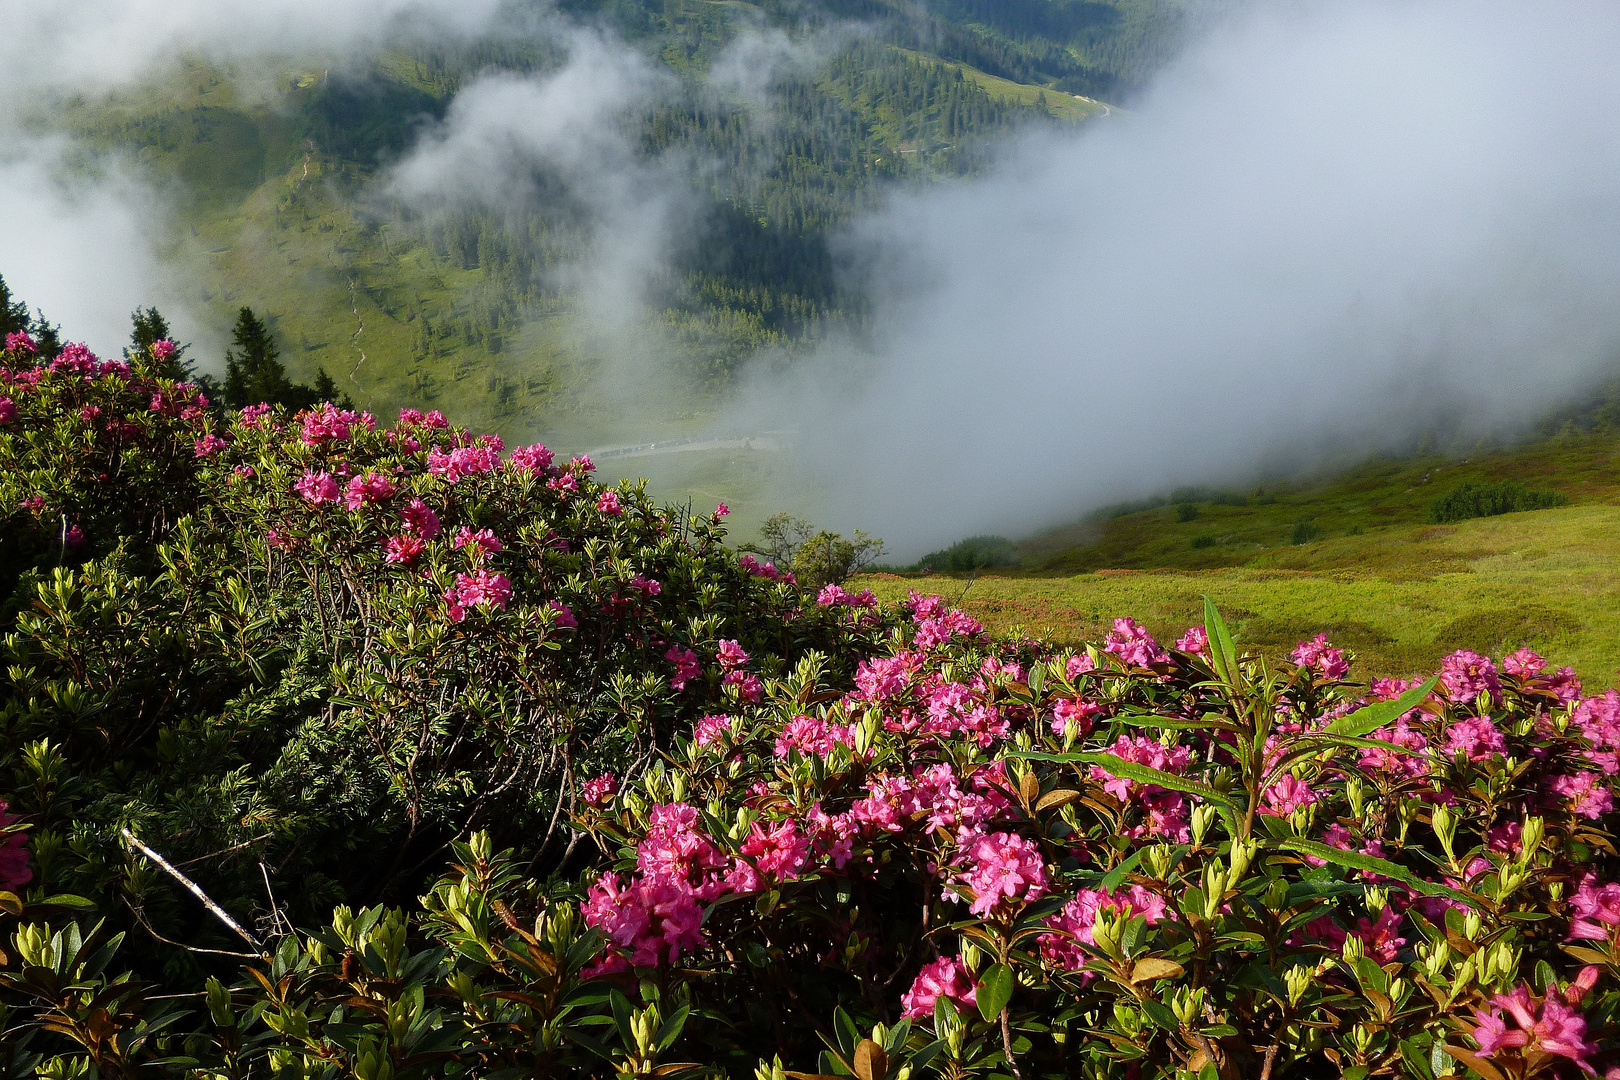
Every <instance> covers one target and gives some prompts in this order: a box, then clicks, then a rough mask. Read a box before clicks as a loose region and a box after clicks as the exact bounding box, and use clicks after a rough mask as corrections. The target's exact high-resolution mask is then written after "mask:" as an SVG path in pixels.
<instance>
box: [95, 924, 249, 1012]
mask: <svg viewBox="0 0 1620 1080" xmlns="http://www.w3.org/2000/svg"><path fill="white" fill-rule="evenodd" d="M124 906H125V907H127V908H129V913H130V914H131V915H133V916H135V921H136V922H138V923H140V924H141V925H142V926H144V927H145V928H146V932H147V933H148V934H151V935H152V936H153V937H154V938H156V939H157V940H159V941H161V942H163V944H165V945H173V946H174V947H175V948H177V949H185V950H186V951H187V952H194V953H207V954H208V955H209V956H235V957H238V958H240V959H243V960H262V959H263V958H264V957H263V954H262V953H246V952H232V951H231V950H229V949H204V948H202V947H201V946H198V945H187V944H186V943H185V942H183V941H171V940H170V939H168V938H166V937H164V936H163V935H162V934H160V933H158V932H157V931H156V930H154V929H153V928H152V924H151V923H149V922H147V921H146V916H145V915H143V914H142V913H141V909H140V908H138V907H136V906H135V905H134V904H131V903H130V902H129V901H128V900H125V901H124ZM172 996H176V997H187V996H190V995H185V994H179V995H172Z"/></svg>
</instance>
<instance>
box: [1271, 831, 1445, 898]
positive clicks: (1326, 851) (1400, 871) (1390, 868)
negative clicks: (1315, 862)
mask: <svg viewBox="0 0 1620 1080" xmlns="http://www.w3.org/2000/svg"><path fill="white" fill-rule="evenodd" d="M1279 846H1280V847H1282V848H1283V849H1284V850H1287V851H1298V852H1301V853H1302V854H1305V855H1313V856H1315V857H1316V858H1318V859H1325V860H1327V861H1328V862H1330V863H1333V864H1335V865H1337V866H1344V867H1348V868H1350V869H1352V870H1367V871H1370V872H1372V873H1374V874H1382V875H1383V876H1384V877H1387V878H1393V879H1394V880H1396V881H1399V882H1400V883H1401V884H1403V885H1405V886H1406V887H1407V888H1409V889H1413V890H1415V891H1417V892H1420V893H1422V894H1423V895H1425V896H1444V897H1448V898H1450V899H1452V900H1457V901H1460V902H1462V903H1464V904H1467V905H1469V906H1470V907H1472V906H1473V903H1474V902H1473V900H1472V899H1470V898H1469V896H1468V895H1467V894H1466V893H1461V892H1458V891H1457V890H1456V889H1451V888H1447V887H1446V886H1444V885H1437V884H1435V883H1434V882H1432V881H1424V880H1423V879H1422V878H1420V877H1418V876H1417V875H1416V874H1414V873H1412V872H1411V871H1410V870H1408V869H1406V868H1405V867H1404V866H1398V865H1396V864H1395V863H1392V862H1390V861H1389V860H1388V859H1380V858H1378V857H1377V856H1375V855H1363V854H1361V852H1359V851H1340V850H1339V849H1338V848H1336V847H1329V846H1328V845H1327V844H1319V843H1317V842H1316V841H1315V840H1284V841H1282V843H1281V844H1280V845H1279Z"/></svg>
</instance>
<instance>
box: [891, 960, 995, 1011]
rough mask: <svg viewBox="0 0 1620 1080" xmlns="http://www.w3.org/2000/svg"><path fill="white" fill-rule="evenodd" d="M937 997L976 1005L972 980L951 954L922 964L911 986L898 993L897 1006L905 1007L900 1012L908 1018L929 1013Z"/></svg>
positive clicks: (957, 1003) (960, 1003) (976, 999)
mask: <svg viewBox="0 0 1620 1080" xmlns="http://www.w3.org/2000/svg"><path fill="white" fill-rule="evenodd" d="M941 997H945V998H949V999H950V1000H951V1001H952V1002H954V1003H955V1004H956V1005H958V1006H964V1005H974V1006H976V1005H977V1004H978V997H977V995H976V994H975V992H974V989H973V979H972V977H971V976H970V975H968V971H967V968H965V967H963V966H962V962H961V961H960V960H958V959H956V958H955V957H954V956H942V957H940V958H939V959H938V960H935V961H934V962H933V963H931V964H924V965H923V968H922V970H921V971H919V972H918V973H917V978H916V980H915V981H914V982H913V983H912V984H911V989H910V990H907V991H906V992H905V993H904V994H901V995H900V1005H901V1007H902V1008H903V1009H904V1010H905V1011H904V1013H903V1014H902V1015H904V1016H905V1018H906V1019H908V1020H917V1019H923V1018H926V1017H930V1016H933V1015H934V1003H935V1002H937V1001H938V1000H939V999H940V998H941Z"/></svg>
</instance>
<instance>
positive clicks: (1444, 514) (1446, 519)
mask: <svg viewBox="0 0 1620 1080" xmlns="http://www.w3.org/2000/svg"><path fill="white" fill-rule="evenodd" d="M1568 504H1569V497H1568V496H1566V495H1562V494H1560V493H1558V492H1556V491H1535V490H1532V489H1530V488H1527V487H1525V486H1524V485H1523V484H1520V483H1515V482H1514V481H1512V480H1503V481H1500V482H1499V483H1495V484H1487V483H1485V482H1483V481H1479V480H1470V481H1468V482H1467V483H1465V484H1459V485H1458V486H1457V487H1456V488H1455V489H1453V490H1452V491H1450V492H1448V493H1447V494H1445V495H1443V496H1441V497H1440V498H1438V499H1436V500H1435V501H1434V505H1433V506H1431V507H1429V520H1430V521H1432V522H1434V523H1435V524H1447V523H1450V522H1454V521H1467V520H1469V519H1470V518H1481V517H1495V516H1496V515H1498V514H1516V513H1518V512H1519V511H1521V510H1547V509H1550V508H1552V507H1554V506H1566V505H1568Z"/></svg>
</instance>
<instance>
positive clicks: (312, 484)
mask: <svg viewBox="0 0 1620 1080" xmlns="http://www.w3.org/2000/svg"><path fill="white" fill-rule="evenodd" d="M293 490H294V491H296V492H297V493H298V494H300V495H302V496H303V497H304V498H305V499H306V500H307V501H309V502H312V503H315V504H317V505H319V504H320V503H329V502H337V501H338V498H339V497H340V495H341V494H342V489H340V488H339V487H338V482H337V481H336V480H335V479H333V477H332V474H331V473H329V472H311V471H309V470H307V469H306V470H305V472H304V476H303V479H301V480H299V481H298V482H297V483H295V484H294V485H293Z"/></svg>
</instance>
